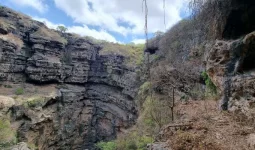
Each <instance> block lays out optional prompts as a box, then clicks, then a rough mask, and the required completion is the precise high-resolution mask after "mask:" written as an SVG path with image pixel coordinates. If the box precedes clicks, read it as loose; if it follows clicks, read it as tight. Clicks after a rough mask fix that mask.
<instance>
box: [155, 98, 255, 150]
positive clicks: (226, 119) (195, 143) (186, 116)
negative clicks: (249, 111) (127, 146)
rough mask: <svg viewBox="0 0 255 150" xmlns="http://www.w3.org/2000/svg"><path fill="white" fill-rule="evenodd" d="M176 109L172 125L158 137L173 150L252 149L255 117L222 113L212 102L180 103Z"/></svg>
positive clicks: (254, 148) (254, 135) (215, 103)
mask: <svg viewBox="0 0 255 150" xmlns="http://www.w3.org/2000/svg"><path fill="white" fill-rule="evenodd" d="M175 110H176V119H175V123H171V124H169V125H167V126H166V127H165V128H163V130H162V132H161V133H160V134H159V137H158V139H159V140H158V141H159V142H165V143H167V145H168V147H171V148H172V149H173V150H255V130H254V129H255V118H247V117H246V116H245V115H243V114H241V113H233V112H221V111H219V109H218V103H217V102H216V101H214V100H205V101H189V102H187V103H185V104H184V103H180V104H178V105H177V106H176V108H175ZM183 125H185V126H183ZM169 149H170V148H169Z"/></svg>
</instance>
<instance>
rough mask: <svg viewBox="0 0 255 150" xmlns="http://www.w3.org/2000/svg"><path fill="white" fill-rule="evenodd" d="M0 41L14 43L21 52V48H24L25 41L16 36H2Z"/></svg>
mask: <svg viewBox="0 0 255 150" xmlns="http://www.w3.org/2000/svg"><path fill="white" fill-rule="evenodd" d="M0 39H2V40H4V41H7V42H10V43H13V44H14V45H16V49H17V50H18V51H19V50H21V48H22V47H23V44H24V43H23V41H22V40H21V39H20V38H19V37H17V36H16V35H14V34H12V33H9V34H6V35H0Z"/></svg>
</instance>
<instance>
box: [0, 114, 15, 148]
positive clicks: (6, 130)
mask: <svg viewBox="0 0 255 150" xmlns="http://www.w3.org/2000/svg"><path fill="white" fill-rule="evenodd" d="M16 143H17V138H16V132H15V131H14V130H13V129H12V128H11V123H10V121H9V120H7V119H4V118H0V149H1V148H5V147H9V146H11V145H14V144H16Z"/></svg>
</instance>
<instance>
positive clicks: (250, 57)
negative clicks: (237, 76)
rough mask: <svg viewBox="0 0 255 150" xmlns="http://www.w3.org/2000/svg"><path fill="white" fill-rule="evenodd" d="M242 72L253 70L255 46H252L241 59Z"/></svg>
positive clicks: (254, 67) (254, 68) (254, 65)
mask: <svg viewBox="0 0 255 150" xmlns="http://www.w3.org/2000/svg"><path fill="white" fill-rule="evenodd" d="M242 69H243V72H249V71H254V70H255V46H252V47H251V48H250V49H249V51H248V53H247V55H246V57H245V58H244V61H243V68H242Z"/></svg>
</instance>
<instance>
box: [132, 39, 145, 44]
mask: <svg viewBox="0 0 255 150" xmlns="http://www.w3.org/2000/svg"><path fill="white" fill-rule="evenodd" d="M132 42H133V43H135V44H144V43H145V39H134V40H133V41H132Z"/></svg>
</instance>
